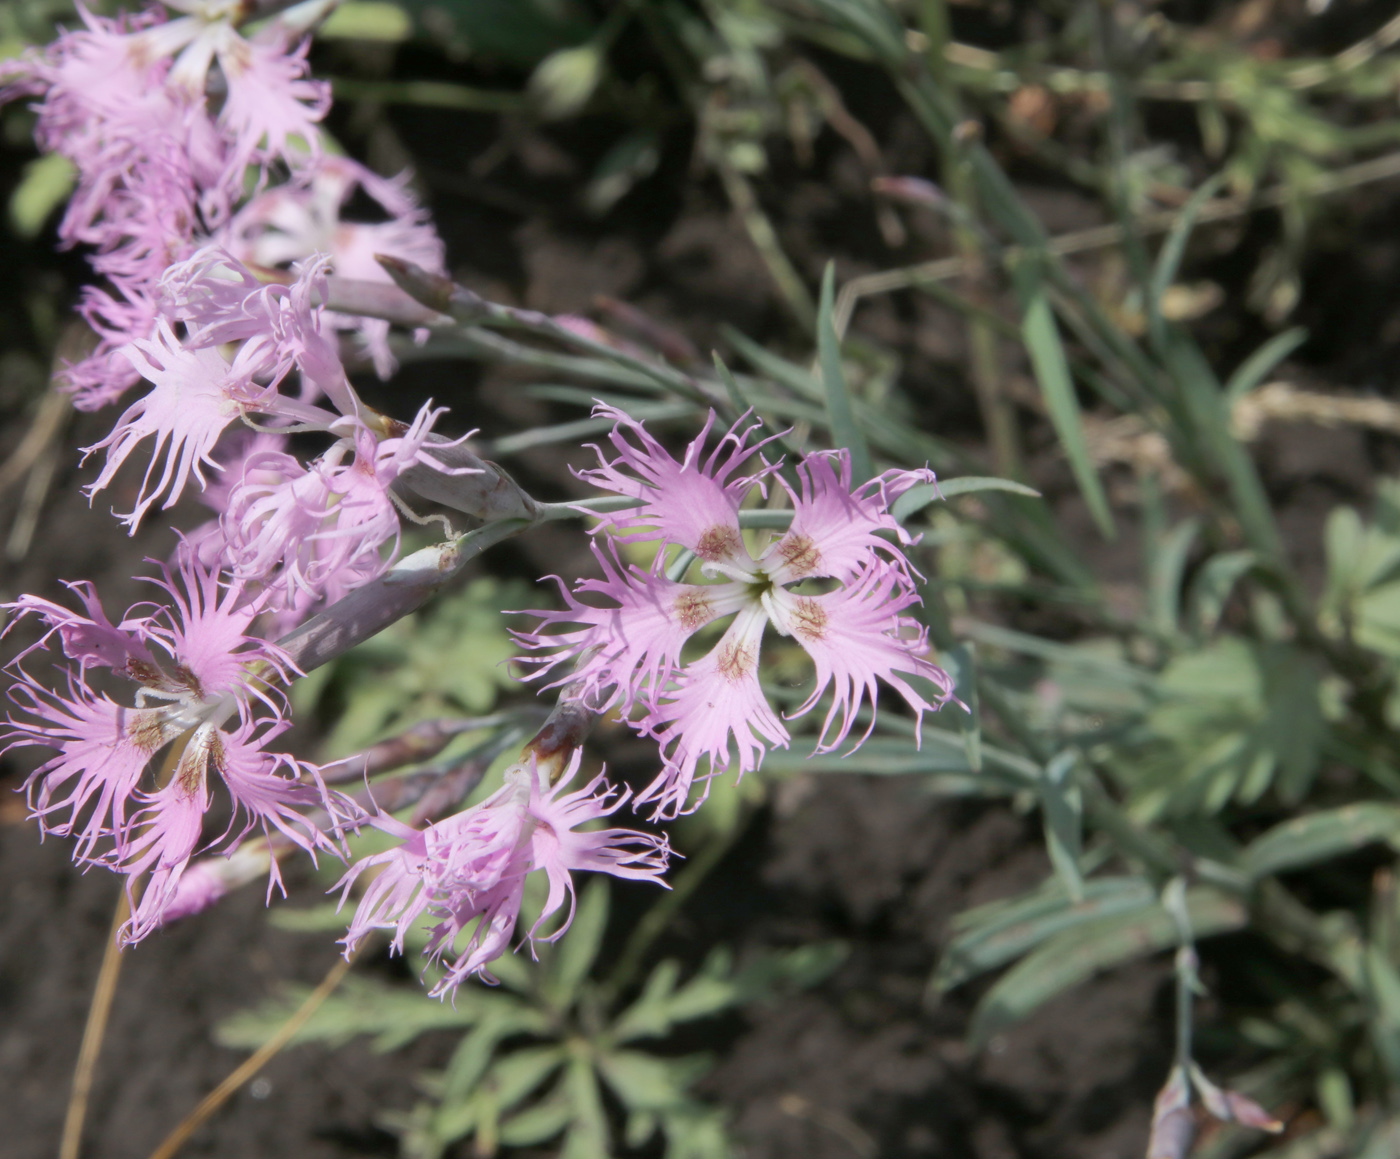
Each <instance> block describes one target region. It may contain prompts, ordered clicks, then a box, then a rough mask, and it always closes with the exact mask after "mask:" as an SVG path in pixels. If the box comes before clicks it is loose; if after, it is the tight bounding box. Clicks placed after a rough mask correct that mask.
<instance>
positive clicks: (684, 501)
mask: <svg viewBox="0 0 1400 1159" xmlns="http://www.w3.org/2000/svg"><path fill="white" fill-rule="evenodd" d="M593 413H594V414H595V415H598V416H600V417H603V418H610V419H612V420H613V421H614V422H615V423H616V424H617V425H616V426H615V427H614V428H613V431H612V434H611V435H610V436H609V438H610V440H611V441H612V444H613V447H614V448H615V449H616V450H617V452H618V456H617V458H616V459H613V460H612V461H609V460H608V459H606V458H605V457H604V455H603V452H602V451H601V450H598V448H596V447H595V448H594V450H595V451H597V453H598V461H599V464H600V465H599V466H598V467H595V468H593V469H592V470H588V471H580V472H579V478H581V479H583V480H584V481H586V482H588V483H591V484H593V486H595V487H598V488H600V489H602V490H604V491H612V492H615V493H616V494H618V495H627V496H630V497H632V498H635V499H640V500H642V503H641V506H640V507H635V508H631V509H629V510H626V511H619V512H615V513H613V514H609V515H604V516H601V519H602V526H604V527H609V528H612V529H613V530H614V531H615V532H617V533H618V538H619V539H622V540H624V541H631V540H645V539H658V538H659V539H660V540H662V541H663V542H664V543H678V544H680V545H681V546H683V547H686V548H689V549H690V550H691V551H693V552H695V554H696V555H697V556H698V557H699V558H700V559H701V560H702V561H703V562H704V563H708V564H711V565H717V566H720V567H729V568H732V569H737V571H738V572H740V573H742V574H750V573H751V572H752V569H753V560H752V559H751V558H750V556H749V553H748V551H747V550H746V549H745V547H744V538H743V535H742V533H741V532H740V530H739V503H740V501H741V500H742V499H743V498H744V496H745V495H746V494H748V492H749V491H750V489H752V488H753V487H754V486H757V485H760V483H761V480H762V479H763V478H764V477H765V476H766V475H768V474H769V473H771V470H772V468H771V467H770V466H769V465H768V464H767V463H765V462H764V461H763V460H762V458H761V457H760V458H759V460H758V462H757V464H756V466H757V470H756V471H754V473H753V474H751V475H742V476H736V475H735V472H736V471H737V470H738V469H739V468H740V467H741V466H743V465H744V464H745V463H748V462H749V461H750V460H751V459H753V458H754V456H755V455H756V454H757V452H758V451H759V450H760V449H761V448H762V447H763V446H764V445H765V442H767V441H768V440H765V441H763V442H758V443H755V444H753V445H749V439H750V437H751V436H752V435H753V434H754V432H755V431H757V430H758V428H759V427H760V426H761V424H760V423H758V422H757V421H755V422H752V423H750V424H749V425H747V426H744V425H743V423H744V420H743V419H741V420H740V421H739V422H738V423H736V424H735V425H734V426H733V427H732V428H731V429H730V430H729V432H728V433H727V434H725V435H724V437H723V438H721V439H720V441H719V444H718V445H717V446H716V447H715V448H714V450H712V451H711V452H710V454H709V456H708V457H704V447H705V441H706V439H707V438H708V437H709V433H710V428H711V427H712V426H713V425H714V421H715V414H714V412H713V411H711V412H710V415H709V417H708V418H707V419H706V420H705V426H704V428H703V429H702V430H701V432H700V434H698V435H697V436H696V437H695V438H694V439H693V440H692V441H691V443H690V445H689V446H687V447H686V451H685V458H684V459H682V460H680V461H677V460H676V459H675V458H673V457H672V456H671V454H670V452H669V451H667V450H666V448H665V447H663V446H662V445H661V444H660V443H658V442H657V441H656V440H655V439H654V438H652V436H651V435H650V434H649V433H648V432H647V430H646V428H645V427H643V426H642V424H641V423H639V422H637V421H636V420H635V419H633V418H632V417H631V416H629V415H627V414H625V413H624V412H622V411H620V410H617V409H616V408H615V407H610V406H605V405H602V404H599V405H598V406H596V407H595V408H594V410H593ZM629 435H630V436H631V438H629V437H628V436H629ZM632 439H635V440H636V442H635V443H634V442H633V441H632ZM733 578H740V576H739V575H736V576H734V577H733Z"/></svg>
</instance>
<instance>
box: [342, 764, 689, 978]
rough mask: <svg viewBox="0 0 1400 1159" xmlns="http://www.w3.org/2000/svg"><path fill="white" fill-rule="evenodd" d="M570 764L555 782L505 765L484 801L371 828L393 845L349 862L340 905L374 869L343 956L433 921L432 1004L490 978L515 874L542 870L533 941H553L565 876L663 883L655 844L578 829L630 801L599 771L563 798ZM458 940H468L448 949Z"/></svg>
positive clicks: (507, 935)
mask: <svg viewBox="0 0 1400 1159" xmlns="http://www.w3.org/2000/svg"><path fill="white" fill-rule="evenodd" d="M581 759H582V753H581V751H575V753H574V755H573V759H572V760H571V761H570V763H569V765H568V767H567V768H566V769H565V771H564V774H563V776H562V777H561V778H560V780H559V781H558V782H557V783H556V784H554V785H550V784H549V783H548V780H547V778H546V776H545V774H544V773H543V771H541V770H539V769H538V768H537V766H536V765H535V763H534V761H533V760H531V761H530V763H529V764H528V765H525V764H521V765H514V766H512V767H511V768H510V769H507V770H506V774H505V784H504V785H503V786H502V787H501V788H500V789H499V790H498V791H497V792H496V793H495V794H493V795H492V796H491V797H489V798H488V799H487V800H485V801H483V802H482V803H481V804H480V805H476V806H473V807H472V808H470V809H466V810H464V811H462V812H461V813H458V814H456V815H455V816H453V817H449V818H447V819H446V820H445V821H440V822H438V823H437V824H435V825H429V826H428V827H427V828H426V829H424V830H422V831H421V832H418V831H415V830H413V829H410V828H409V827H408V826H406V825H404V824H402V823H401V822H398V821H395V820H394V819H393V818H391V817H384V816H381V817H380V818H378V819H376V820H375V821H374V824H375V825H377V826H378V827H379V828H381V829H383V830H385V831H386V832H388V833H392V834H394V835H395V836H397V837H401V838H403V839H404V840H403V842H402V844H400V845H397V846H395V847H394V848H393V849H389V850H386V851H385V852H383V853H379V854H375V855H374V856H372V857H367V858H365V859H364V860H363V861H360V862H357V863H356V864H355V865H354V866H353V867H352V868H351V869H350V871H349V872H348V873H347V874H346V875H345V877H344V878H343V879H342V882H341V885H342V887H343V888H342V900H343V899H344V897H345V896H347V895H348V893H349V890H350V887H351V886H352V885H353V884H354V883H355V881H356V879H357V878H358V877H359V876H360V875H361V874H362V873H363V872H364V871H365V870H366V869H369V868H371V867H376V868H378V870H379V872H378V873H377V875H376V876H375V877H374V879H373V880H372V881H371V882H370V885H369V887H368V889H366V891H365V894H364V897H363V898H362V899H361V901H360V905H359V908H358V909H357V910H356V912H355V917H354V920H353V921H352V922H351V924H350V929H349V932H348V933H347V934H346V936H345V939H344V941H345V946H346V949H347V952H349V951H350V950H353V949H355V947H357V946H358V945H359V944H360V942H361V941H362V940H363V939H364V937H365V936H366V935H367V934H368V933H369V932H370V931H371V930H376V929H385V930H393V931H394V939H393V948H394V950H396V951H397V952H399V953H402V952H403V947H404V937H405V936H406V935H407V933H408V931H409V930H410V929H411V928H412V927H413V925H414V924H415V923H416V922H418V921H419V920H420V919H421V918H423V917H424V916H425V915H427V916H429V917H433V918H436V919H438V924H437V926H436V928H435V929H434V930H433V935H432V939H431V941H430V943H429V945H428V949H427V953H428V955H429V956H430V958H431V959H432V960H433V961H434V962H437V961H440V960H442V959H444V958H449V957H450V958H451V961H450V962H448V965H447V969H446V972H445V973H444V974H443V976H442V978H441V980H439V981H438V983H437V985H436V986H435V987H434V988H433V990H432V993H433V995H434V996H435V997H441V996H443V995H447V994H451V993H452V992H453V991H455V990H456V989H457V987H458V986H460V985H461V984H462V983H463V982H464V981H466V980H467V978H468V977H470V976H471V975H472V974H478V975H480V976H481V977H482V978H483V979H485V980H487V981H494V979H493V978H492V977H491V975H490V973H489V971H488V967H489V966H490V964H491V962H493V961H494V960H495V959H496V958H498V957H500V956H501V954H503V953H504V952H505V951H506V950H507V948H508V947H509V945H510V940H511V935H512V932H513V931H514V929H515V925H516V920H517V918H518V917H519V914H520V903H521V899H522V897H523V896H524V889H525V878H526V877H527V876H528V875H529V874H530V873H532V872H533V871H535V870H543V871H544V873H545V876H546V877H547V879H548V886H549V888H548V894H547V896H546V899H545V904H544V909H543V910H542V911H541V913H540V916H539V918H538V919H537V920H536V921H535V923H534V924H533V925H532V926H531V927H530V929H529V931H528V932H527V934H526V938H527V940H529V941H530V942H531V943H532V944H533V943H534V942H535V941H547V942H552V941H554V940H555V939H556V938H558V937H560V936H561V935H562V934H563V933H564V931H565V930H567V929H568V927H569V923H570V922H571V921H572V920H573V903H574V886H573V877H572V874H573V872H574V871H575V870H589V871H592V872H596V873H610V874H612V875H613V876H614V877H623V878H630V879H633V880H642V881H654V882H656V883H657V884H664V882H662V881H661V875H662V874H663V873H664V872H665V870H666V864H667V859H668V856H669V853H670V850H669V847H668V846H667V843H666V840H665V838H663V837H654V836H652V835H650V834H647V833H640V832H637V831H635V830H631V829H591V830H581V829H580V827H581V826H583V825H585V824H587V823H588V822H591V821H595V820H598V819H599V818H602V817H606V816H608V815H610V814H612V813H615V812H616V811H617V810H618V809H619V808H621V807H622V805H623V804H624V802H625V801H626V800H627V798H628V796H629V793H628V792H627V791H626V790H618V789H614V788H611V787H609V786H608V785H607V783H606V782H605V781H604V779H603V776H602V774H599V775H598V776H597V777H595V778H594V779H593V780H592V781H590V782H589V783H588V784H587V785H585V786H584V787H583V788H582V789H578V790H575V791H574V792H571V793H566V792H564V789H565V787H566V786H567V785H568V784H569V783H570V782H571V781H572V780H573V778H574V777H575V776H576V775H577V774H578V769H579V763H580V761H581ZM566 901H567V902H568V905H569V909H568V913H567V914H566V915H565V917H564V919H563V921H562V922H561V923H560V925H559V927H558V928H557V929H556V930H554V931H553V932H552V933H550V934H548V935H542V934H540V932H539V931H540V930H541V929H542V928H543V927H544V926H545V925H546V924H547V923H548V922H549V920H550V919H551V918H552V917H554V916H555V915H556V914H557V913H559V912H560V910H561V909H562V908H563V907H564V904H565V902H566ZM464 934H465V935H467V941H466V944H465V945H463V946H462V947H461V948H460V949H459V948H458V947H457V943H458V942H459V941H460V940H461V938H462V936H463V935H464ZM453 955H455V957H453Z"/></svg>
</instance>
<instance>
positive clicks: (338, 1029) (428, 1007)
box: [214, 975, 534, 1051]
mask: <svg viewBox="0 0 1400 1159" xmlns="http://www.w3.org/2000/svg"><path fill="white" fill-rule="evenodd" d="M310 992H311V990H310V987H306V986H289V987H287V989H286V990H285V991H284V992H283V993H281V994H280V995H278V996H277V997H276V998H270V999H268V1000H267V1001H265V1002H262V1003H259V1004H258V1005H257V1006H254V1007H252V1008H251V1009H247V1010H241V1011H239V1012H238V1013H237V1014H235V1015H233V1016H232V1017H230V1018H227V1019H225V1020H224V1021H223V1022H221V1023H219V1025H218V1027H217V1028H216V1029H215V1031H214V1038H215V1041H217V1042H218V1043H219V1045H221V1046H229V1047H233V1048H235V1049H238V1050H255V1049H256V1048H258V1047H260V1046H262V1045H263V1044H264V1043H265V1042H267V1041H268V1040H269V1039H270V1038H272V1036H273V1035H274V1034H276V1033H277V1031H278V1030H279V1029H280V1028H281V1026H282V1024H283V1023H284V1022H286V1020H287V1019H288V1018H289V1017H290V1016H291V1015H292V1013H293V1012H294V1011H295V1010H296V1009H297V1008H298V1007H299V1006H300V1005H301V1004H302V1002H304V1001H305V999H306V996H307V995H308V994H309V993H310ZM498 998H501V996H500V995H495V994H484V993H481V992H479V991H475V990H474V991H472V992H471V993H464V994H463V995H462V996H461V1000H459V1001H458V1003H457V1005H456V1006H453V1005H451V1004H444V1003H439V1002H425V1001H424V1000H423V996H422V995H421V994H418V993H414V992H411V991H408V990H404V989H402V988H397V987H390V986H385V985H383V984H381V983H378V982H372V981H369V980H368V979H365V978H356V977H355V976H353V975H352V976H351V977H349V978H347V979H346V980H345V982H344V983H343V984H342V985H341V988H340V990H339V991H338V992H337V993H335V994H332V995H331V996H330V998H328V999H327V1000H326V1001H325V1002H324V1003H323V1004H322V1005H321V1007H320V1008H319V1009H318V1010H317V1011H316V1013H315V1014H313V1015H312V1016H311V1018H310V1020H309V1021H308V1022H307V1023H306V1025H304V1026H303V1027H302V1028H301V1029H300V1030H299V1031H297V1034H296V1037H295V1038H294V1039H293V1040H292V1041H293V1042H294V1043H300V1042H329V1043H332V1044H339V1043H342V1042H348V1041H349V1040H350V1039H352V1038H354V1037H355V1036H357V1035H361V1034H366V1035H373V1036H375V1041H374V1045H375V1049H376V1050H381V1051H384V1050H393V1049H395V1048H397V1047H399V1046H402V1045H404V1044H405V1043H407V1042H411V1041H412V1040H413V1039H414V1038H416V1037H418V1035H420V1034H423V1033H425V1032H426V1031H429V1030H464V1029H466V1028H468V1027H471V1026H474V1025H476V1024H477V1023H478V1022H480V1021H481V1020H482V1018H484V1017H487V1016H489V1015H490V1014H491V1013H492V1012H493V1011H499V1010H503V1009H507V1008H509V1007H511V1006H513V1005H514V999H512V998H509V997H505V998H504V1000H503V1001H497V999H498ZM480 999H484V1001H482V1000H480ZM517 1009H518V1010H519V1011H520V1012H521V1013H522V1014H524V1015H529V1016H531V1017H532V1018H533V1017H534V1016H533V1013H532V1012H530V1011H526V1010H525V1008H524V1007H517Z"/></svg>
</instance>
